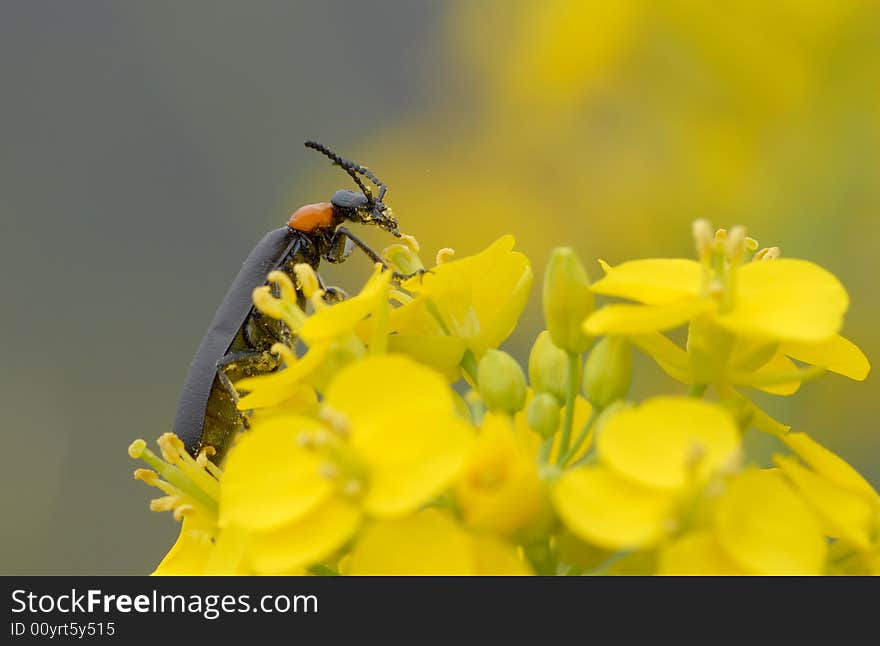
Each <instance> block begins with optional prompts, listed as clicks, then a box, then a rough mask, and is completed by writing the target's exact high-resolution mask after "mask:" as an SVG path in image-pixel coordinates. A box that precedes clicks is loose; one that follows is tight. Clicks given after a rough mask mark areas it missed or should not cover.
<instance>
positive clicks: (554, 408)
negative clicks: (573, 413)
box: [526, 393, 560, 438]
mask: <svg viewBox="0 0 880 646" xmlns="http://www.w3.org/2000/svg"><path fill="white" fill-rule="evenodd" d="M559 412H560V409H559V402H558V401H556V398H555V397H554V396H553V395H551V394H550V393H538V394H537V395H535V397H534V398H533V399H532V401H530V402H529V406H528V408H527V409H526V421H527V422H528V424H529V428H530V429H532V430H533V431H535V432H536V433H537V434H538V435H540V436H541V437H543V438H548V437H550V436H551V435H553V434H554V433H555V432H556V430H557V429H558V428H559Z"/></svg>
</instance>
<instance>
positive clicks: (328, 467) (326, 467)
mask: <svg viewBox="0 0 880 646" xmlns="http://www.w3.org/2000/svg"><path fill="white" fill-rule="evenodd" d="M318 473H319V474H320V475H321V477H323V478H327V479H328V480H335V479H336V477H337V476H338V475H339V469H338V468H337V467H336V465H335V464H333V463H332V462H323V463H321V466H320V467H318Z"/></svg>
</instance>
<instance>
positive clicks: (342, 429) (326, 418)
mask: <svg viewBox="0 0 880 646" xmlns="http://www.w3.org/2000/svg"><path fill="white" fill-rule="evenodd" d="M318 419H320V420H321V421H322V422H324V423H325V424H327V425H328V426H329V427H330V428H331V429H332V430H333V432H334V433H336V435H338V436H340V437H347V436H348V434H349V431H350V430H351V424H350V423H349V421H348V417H346V416H345V414H344V413H341V412H339V411H338V410H336V409H334V408H331V407H330V406H327V405H326V404H325V405H324V406H322V407H321V409H320V410H319V411H318Z"/></svg>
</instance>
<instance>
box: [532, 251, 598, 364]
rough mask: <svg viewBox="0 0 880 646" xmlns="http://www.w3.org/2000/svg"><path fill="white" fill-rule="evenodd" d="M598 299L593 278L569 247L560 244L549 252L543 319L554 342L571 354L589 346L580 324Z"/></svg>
mask: <svg viewBox="0 0 880 646" xmlns="http://www.w3.org/2000/svg"><path fill="white" fill-rule="evenodd" d="M594 306H595V302H594V299H593V292H591V291H590V279H589V278H588V277H587V272H586V270H585V269H584V266H583V265H582V264H581V261H580V260H578V257H577V255H576V254H575V252H574V250H573V249H572V248H570V247H557V248H556V249H554V250H553V252H552V253H551V254H550V261H549V262H548V263H547V272H546V273H545V274H544V319H545V320H546V321H547V329H548V330H549V331H550V336H551V337H553V343H555V344H556V345H557V346H559V347H560V348H562V349H563V350H565V351H566V352H571V353H580V352H584V351H585V350H586V349H587V348H589V347H590V341H591V339H590V337H588V336H587V335H586V334H584V332H583V329H582V328H581V325H582V324H583V322H584V319H585V318H587V316H588V315H589V314H590V312H592V311H593V309H594Z"/></svg>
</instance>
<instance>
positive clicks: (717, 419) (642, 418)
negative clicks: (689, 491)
mask: <svg viewBox="0 0 880 646" xmlns="http://www.w3.org/2000/svg"><path fill="white" fill-rule="evenodd" d="M596 446H597V450H598V451H599V457H600V459H601V460H602V462H603V463H604V464H606V465H608V466H609V467H611V468H612V469H614V471H616V472H617V473H619V474H621V475H623V476H624V477H626V478H628V479H631V480H633V481H634V482H638V483H640V484H643V485H646V486H649V487H658V488H662V489H667V490H672V491H675V490H679V489H681V488H683V487H684V486H685V485H687V484H688V483H689V481H691V480H693V479H696V480H703V479H705V478H706V477H707V476H708V475H710V474H711V473H712V472H713V471H715V470H716V469H718V468H721V467H724V466H726V465H727V464H729V463H730V462H731V461H732V460H734V459H735V458H736V457H737V455H738V453H739V432H738V431H737V428H736V424H735V423H734V421H733V419H732V418H731V416H730V415H729V414H728V413H727V412H726V411H725V410H724V409H723V408H721V407H720V406H716V405H715V404H710V403H708V402H704V401H699V400H696V399H690V398H687V397H657V398H654V399H649V400H647V401H645V402H644V403H643V404H642V405H641V406H638V407H637V408H631V409H623V410H621V411H620V412H618V413H617V414H616V415H614V416H613V417H612V418H611V419H609V420H608V422H607V423H606V424H605V426H604V428H603V429H602V432H601V433H599V436H598V440H597V444H596Z"/></svg>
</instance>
